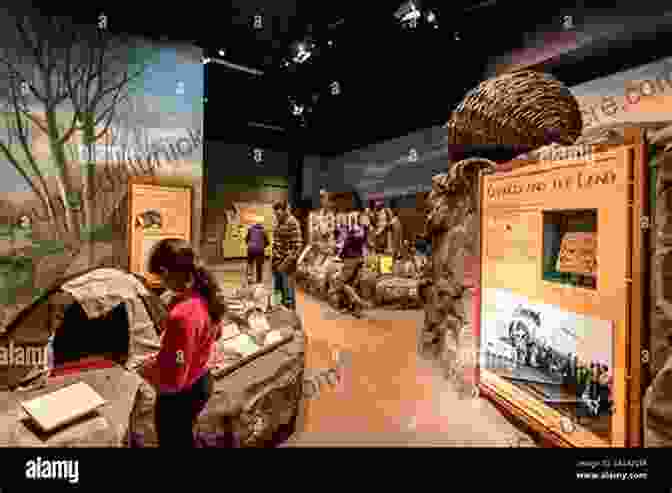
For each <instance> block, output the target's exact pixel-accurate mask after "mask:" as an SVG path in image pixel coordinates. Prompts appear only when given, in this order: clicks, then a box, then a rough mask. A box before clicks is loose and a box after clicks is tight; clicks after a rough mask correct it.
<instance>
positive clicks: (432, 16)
mask: <svg viewBox="0 0 672 493" xmlns="http://www.w3.org/2000/svg"><path fill="white" fill-rule="evenodd" d="M427 22H429V23H430V24H434V23H435V22H436V14H435V13H434V12H432V11H431V10H430V11H429V12H427Z"/></svg>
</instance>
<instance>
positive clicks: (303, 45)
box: [292, 41, 315, 63]
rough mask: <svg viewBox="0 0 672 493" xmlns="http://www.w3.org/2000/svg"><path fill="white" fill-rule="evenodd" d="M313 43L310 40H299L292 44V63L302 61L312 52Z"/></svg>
mask: <svg viewBox="0 0 672 493" xmlns="http://www.w3.org/2000/svg"><path fill="white" fill-rule="evenodd" d="M314 47H315V46H314V44H313V43H312V42H311V41H299V42H298V43H296V44H295V45H294V56H293V57H292V60H293V61H294V63H304V62H305V61H306V60H308V59H309V58H310V57H311V56H312V54H313V48H314Z"/></svg>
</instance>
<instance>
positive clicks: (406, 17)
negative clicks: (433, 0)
mask: <svg viewBox="0 0 672 493" xmlns="http://www.w3.org/2000/svg"><path fill="white" fill-rule="evenodd" d="M416 1H417V0H410V1H408V2H404V3H403V4H402V5H401V7H399V8H398V9H397V11H396V12H395V13H394V16H395V17H396V18H397V20H399V22H401V23H402V24H406V23H417V21H418V19H419V18H420V17H421V14H420V10H419V9H418V7H417V5H416Z"/></svg>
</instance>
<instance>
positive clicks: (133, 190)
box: [128, 179, 192, 288]
mask: <svg viewBox="0 0 672 493" xmlns="http://www.w3.org/2000/svg"><path fill="white" fill-rule="evenodd" d="M128 195H129V207H128V210H129V220H128V228H129V230H128V239H129V255H130V259H129V265H130V270H131V272H134V273H136V274H140V275H142V276H144V277H145V279H147V282H148V283H149V284H150V285H151V286H152V287H157V288H158V287H160V285H161V283H160V280H159V279H158V278H157V277H155V276H153V275H151V274H149V273H148V272H147V271H146V268H147V260H148V258H147V255H148V254H149V252H150V251H151V248H152V246H153V245H155V244H156V243H157V242H158V241H160V240H162V239H164V238H180V239H183V240H185V241H191V217H192V190H191V188H190V187H186V186H185V187H178V186H164V185H161V184H160V182H159V181H157V180H147V179H137V180H131V181H130V182H129V194H128Z"/></svg>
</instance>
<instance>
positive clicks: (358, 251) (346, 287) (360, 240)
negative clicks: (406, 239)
mask: <svg viewBox="0 0 672 493" xmlns="http://www.w3.org/2000/svg"><path fill="white" fill-rule="evenodd" d="M367 233H368V227H367V226H366V221H365V220H364V214H363V213H362V214H359V215H358V216H357V221H356V222H354V223H351V224H350V225H345V226H344V227H343V229H342V230H341V233H340V235H339V242H338V245H337V250H336V255H337V256H338V257H339V258H340V259H341V260H342V261H343V268H342V269H341V273H340V275H339V276H338V277H337V279H335V280H334V281H335V282H334V285H333V286H332V287H331V294H332V296H333V295H334V294H339V295H340V294H342V295H344V296H345V297H346V299H347V302H348V303H347V304H348V306H349V308H350V311H351V313H352V315H353V316H354V317H357V318H360V317H361V316H362V310H365V309H371V308H372V306H371V304H370V303H369V302H368V301H366V300H364V299H362V298H361V297H360V296H359V294H358V293H357V289H356V286H357V282H358V278H359V271H360V269H361V268H362V267H363V266H364V259H365V258H366V256H367V255H368V247H367V241H366V240H367Z"/></svg>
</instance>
